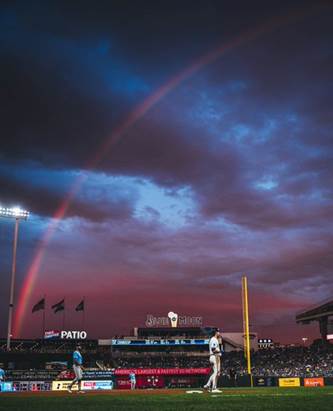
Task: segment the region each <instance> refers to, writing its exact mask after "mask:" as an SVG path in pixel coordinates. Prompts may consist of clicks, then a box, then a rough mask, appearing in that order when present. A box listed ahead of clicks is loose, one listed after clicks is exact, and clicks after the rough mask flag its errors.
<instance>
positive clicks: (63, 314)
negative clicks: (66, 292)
mask: <svg viewBox="0 0 333 411" xmlns="http://www.w3.org/2000/svg"><path fill="white" fill-rule="evenodd" d="M65 307H66V306H65V298H64V309H63V313H62V329H63V330H64V329H65Z"/></svg>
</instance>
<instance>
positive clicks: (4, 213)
mask: <svg viewBox="0 0 333 411" xmlns="http://www.w3.org/2000/svg"><path fill="white" fill-rule="evenodd" d="M0 217H9V218H15V232H14V243H13V261H12V273H11V280H10V296H9V311H8V331H7V350H8V351H10V340H11V337H12V318H13V308H14V290H15V274H16V250H17V237H18V228H19V221H20V220H27V218H28V217H29V212H28V211H26V210H22V209H21V208H19V207H13V208H7V207H0Z"/></svg>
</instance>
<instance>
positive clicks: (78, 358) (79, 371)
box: [67, 345, 84, 393]
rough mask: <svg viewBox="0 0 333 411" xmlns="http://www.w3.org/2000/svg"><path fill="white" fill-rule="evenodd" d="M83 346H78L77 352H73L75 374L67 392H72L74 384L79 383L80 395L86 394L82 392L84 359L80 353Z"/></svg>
mask: <svg viewBox="0 0 333 411" xmlns="http://www.w3.org/2000/svg"><path fill="white" fill-rule="evenodd" d="M80 350H81V346H80V345H77V346H76V350H75V351H74V352H73V371H74V374H75V378H74V380H73V381H72V382H71V383H70V384H69V386H68V388H67V390H68V392H72V387H73V385H74V384H76V383H77V385H78V388H79V393H84V391H82V390H81V380H82V376H83V365H82V364H83V357H82V355H81V353H80Z"/></svg>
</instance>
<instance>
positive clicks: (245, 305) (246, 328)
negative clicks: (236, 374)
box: [242, 276, 253, 387]
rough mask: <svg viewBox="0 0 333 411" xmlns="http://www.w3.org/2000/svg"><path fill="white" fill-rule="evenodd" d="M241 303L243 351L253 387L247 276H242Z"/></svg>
mask: <svg viewBox="0 0 333 411" xmlns="http://www.w3.org/2000/svg"><path fill="white" fill-rule="evenodd" d="M242 303H243V326H244V342H245V346H244V352H245V353H246V362H247V373H248V374H249V376H250V380H251V387H253V380H252V373H251V350H250V326H249V300H248V292H247V277H246V276H244V277H242Z"/></svg>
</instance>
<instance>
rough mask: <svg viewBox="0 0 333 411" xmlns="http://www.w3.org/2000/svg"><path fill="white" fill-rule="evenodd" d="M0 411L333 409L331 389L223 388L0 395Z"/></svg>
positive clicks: (332, 391)
mask: <svg viewBox="0 0 333 411" xmlns="http://www.w3.org/2000/svg"><path fill="white" fill-rule="evenodd" d="M0 410H1V411H11V410H21V411H32V410H33V411H44V410H45V411H67V410H68V411H76V410H77V411H84V410H87V411H93V410H96V411H102V410H103V411H104V410H115V411H132V410H133V411H134V410H135V411H148V410H157V411H167V410H168V411H175V410H207V411H209V410H224V411H229V410H230V411H236V410H239V411H252V410H256V411H261V410H262V411H264V410H265V411H273V410H274V411H275V410H279V411H288V410H290V411H321V410H323V411H324V410H327V411H328V410H330V411H332V410H333V387H332V388H331V387H325V388H293V389H290V388H253V389H249V388H247V389H225V390H223V394H216V395H215V396H214V395H212V394H186V393H184V394H183V393H182V394H171V393H170V394H160V395H156V394H153V393H151V394H149V393H147V394H146V395H145V394H142V393H141V394H130V395H124V394H120V393H119V394H118V393H116V392H113V393H112V395H108V394H106V393H102V394H92V393H89V394H82V395H79V394H72V395H70V394H68V395H67V394H64V395H59V393H56V394H54V395H52V394H51V395H49V396H41V395H39V394H38V393H36V394H31V395H16V394H1V395H0Z"/></svg>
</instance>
